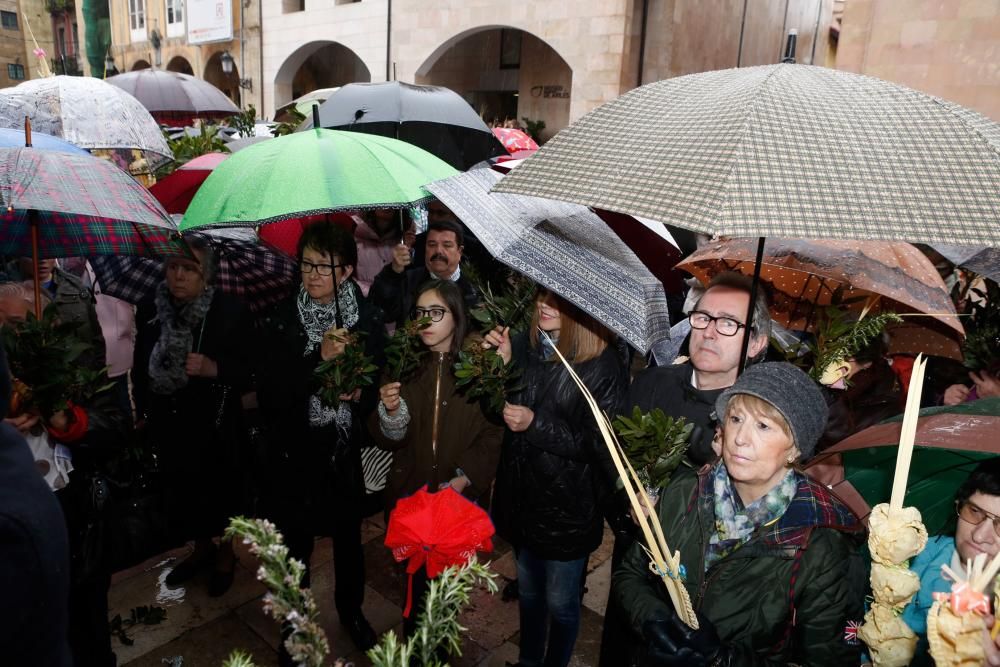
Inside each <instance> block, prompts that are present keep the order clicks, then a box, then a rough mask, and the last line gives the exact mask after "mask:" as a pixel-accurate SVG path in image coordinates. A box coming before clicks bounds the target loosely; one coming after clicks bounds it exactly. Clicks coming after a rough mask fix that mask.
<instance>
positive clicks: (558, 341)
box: [486, 289, 628, 667]
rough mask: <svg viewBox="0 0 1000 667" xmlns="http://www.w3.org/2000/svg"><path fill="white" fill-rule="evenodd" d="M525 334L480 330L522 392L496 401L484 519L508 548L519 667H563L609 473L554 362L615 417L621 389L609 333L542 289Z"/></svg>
mask: <svg viewBox="0 0 1000 667" xmlns="http://www.w3.org/2000/svg"><path fill="white" fill-rule="evenodd" d="M530 332H531V333H530V334H526V335H522V336H518V337H515V339H514V340H513V341H511V340H510V338H509V337H508V334H507V331H506V330H505V329H500V328H498V329H495V330H494V331H491V332H490V333H489V334H487V337H486V341H487V344H488V345H492V346H494V347H496V348H497V352H498V353H499V354H500V355H501V356H502V357H503V359H504V361H505V362H506V363H510V362H511V361H512V360H513V362H514V363H516V364H517V366H518V368H521V369H523V375H522V378H521V381H522V383H523V389H522V390H521V391H520V392H519V393H518V394H517V395H515V396H513V397H511V398H510V399H509V401H510V402H508V403H507V405H506V406H504V410H503V420H504V422H505V423H506V425H507V434H506V438H505V440H504V444H503V448H502V451H501V454H500V465H499V469H498V470H497V482H496V491H495V494H494V499H493V520H494V522H495V524H496V526H497V532H498V533H499V534H500V535H501V536H502V537H504V538H505V539H507V540H508V541H509V542H511V543H512V544H513V545H514V546H515V548H516V549H517V554H518V558H517V579H518V588H519V593H520V595H519V605H520V615H521V653H520V658H519V663H518V664H519V665H521V666H523V667H541V665H543V664H544V665H546V667H565V665H567V664H568V663H569V660H570V657H571V656H572V654H573V646H574V644H575V643H576V637H577V633H578V632H579V629H580V599H581V587H582V585H583V574H584V571H585V568H586V566H587V557H588V556H589V555H590V553H591V552H592V551H594V549H596V548H597V547H598V546H599V545H600V543H601V538H602V535H603V530H604V515H603V513H602V508H601V503H602V500H603V496H604V494H605V493H606V492H608V491H610V490H612V489H613V488H614V487H613V482H612V480H613V479H614V477H613V476H612V475H613V471H612V469H611V463H610V460H609V459H608V453H607V450H606V448H605V445H604V443H603V442H602V441H601V436H600V435H599V433H598V430H597V424H596V423H595V422H594V418H593V416H592V414H591V412H590V409H589V407H588V405H587V403H586V401H585V399H584V396H583V394H582V393H581V392H580V390H579V389H578V388H577V386H576V385H575V384H574V382H573V379H572V378H571V377H570V375H569V373H568V372H567V371H566V370H565V368H563V366H562V365H561V364H560V362H559V358H558V355H556V350H557V349H558V350H559V352H560V353H562V355H563V356H564V357H565V358H566V359H567V360H568V361H569V362H570V363H571V364H572V365H573V367H574V370H575V371H576V372H577V374H578V375H579V376H580V378H581V379H582V380H583V382H584V383H585V384H586V385H587V388H588V389H589V390H590V393H591V394H593V396H594V398H595V400H596V401H597V403H598V405H599V406H600V407H601V409H602V410H604V411H605V412H606V413H608V414H614V413H615V412H616V410H617V409H618V405H619V402H620V401H621V399H622V398H623V396H624V393H625V390H626V389H627V387H628V375H627V373H626V370H625V365H624V363H623V362H622V359H621V357H620V355H619V353H618V351H617V348H616V345H615V342H614V335H613V334H612V333H611V332H610V331H608V329H606V328H605V327H604V326H602V325H601V324H599V323H598V322H596V321H595V320H594V319H593V318H591V317H590V316H589V315H587V314H586V313H584V312H582V311H580V310H579V309H577V308H576V307H575V306H573V305H572V304H571V303H569V302H568V301H565V300H564V299H562V298H561V297H559V296H558V295H556V294H555V293H553V292H549V291H547V290H544V289H543V290H541V291H540V292H539V293H538V295H537V297H536V298H535V304H534V312H533V314H532V319H531V329H530Z"/></svg>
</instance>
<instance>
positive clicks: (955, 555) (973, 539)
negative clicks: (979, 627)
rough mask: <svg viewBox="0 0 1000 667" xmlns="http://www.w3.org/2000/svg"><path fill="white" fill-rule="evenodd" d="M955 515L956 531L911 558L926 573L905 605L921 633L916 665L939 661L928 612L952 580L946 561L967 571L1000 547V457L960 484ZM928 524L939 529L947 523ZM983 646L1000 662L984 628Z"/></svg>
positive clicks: (993, 662) (934, 539) (993, 660)
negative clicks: (930, 649) (931, 644)
mask: <svg viewBox="0 0 1000 667" xmlns="http://www.w3.org/2000/svg"><path fill="white" fill-rule="evenodd" d="M955 514H956V515H957V516H956V524H955V536H954V537H951V536H950V535H937V536H934V537H931V538H930V539H929V540H928V541H927V546H926V547H925V548H924V550H923V551H922V552H921V553H920V554H919V555H918V556H917V557H916V558H914V559H913V561H912V562H911V563H910V569H911V570H913V572H915V573H916V574H917V576H919V577H920V590H919V591H918V592H917V594H916V595H915V596H914V598H913V601H912V602H910V604H908V605H906V608H905V609H904V610H903V620H904V621H906V624H907V625H909V626H910V628H911V629H912V630H913V631H914V632H915V633H916V634H917V636H918V637H919V641H918V643H917V650H916V653H915V654H914V658H913V661H912V662H910V664H911V665H931V664H933V662H932V661H931V658H930V656H929V655H928V653H927V612H928V611H930V608H931V605H932V604H934V597H933V595H934V593H936V592H938V593H947V592H949V591H951V584H952V582H950V581H948V580H946V579H945V578H944V575H942V573H941V566H942V565H948V566H949V567H951V569H952V570H954V571H955V572H964V571H965V565H966V563H968V562H970V561H972V560H974V559H975V558H976V556H978V555H979V554H986V562H987V563H989V561H990V560H992V558H993V557H994V556H995V555H996V554H997V553H998V552H1000V458H992V459H988V460H986V461H983V462H982V463H980V464H979V465H977V466H976V468H975V470H973V471H972V474H970V475H969V477H968V478H967V479H966V480H965V481H964V482H963V483H962V485H961V486H960V487H958V492H957V493H956V494H955ZM927 528H928V529H929V530H930V531H931V532H932V533H933V532H935V531H936V530H938V531H939V530H941V529H942V528H943V526H928V527H927ZM992 590H993V586H992V584H991V585H989V586H987V587H986V591H987V593H989V592H990V591H992ZM987 621H988V623H987V627H992V626H993V620H992V619H987ZM998 639H1000V637H998ZM983 645H984V648H985V650H986V663H985V664H987V665H1000V647H998V646H997V644H996V642H995V641H994V640H991V639H990V637H989V635H988V634H986V633H983Z"/></svg>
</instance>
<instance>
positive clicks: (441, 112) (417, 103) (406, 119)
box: [298, 81, 507, 171]
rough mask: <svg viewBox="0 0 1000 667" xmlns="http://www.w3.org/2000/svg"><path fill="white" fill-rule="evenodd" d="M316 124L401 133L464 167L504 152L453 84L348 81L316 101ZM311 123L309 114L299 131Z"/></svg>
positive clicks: (384, 133)
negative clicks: (317, 103)
mask: <svg viewBox="0 0 1000 667" xmlns="http://www.w3.org/2000/svg"><path fill="white" fill-rule="evenodd" d="M319 119H320V125H321V126H323V127H325V128H328V129H334V130H354V131H356V132H365V133H367V134H378V135H381V136H383V137H392V138H394V139H400V140H402V141H405V142H407V143H410V144H413V145H414V146H419V147H420V148H423V149H424V150H425V151H427V152H428V153H431V154H433V155H436V156H437V157H439V158H441V159H442V160H444V161H445V162H447V163H448V164H450V165H451V166H453V167H455V168H456V169H461V170H463V171H464V170H466V169H468V168H469V167H471V166H472V165H474V164H476V163H478V162H482V161H483V160H487V159H489V158H492V157H498V156H500V155H506V154H507V151H506V149H505V148H504V147H503V144H501V143H500V141H499V140H497V138H496V137H495V136H494V135H493V131H492V130H490V128H489V127H487V125H486V123H484V122H483V119H482V118H480V117H479V115H478V114H476V112H475V110H474V109H473V108H472V107H471V106H469V103H468V102H466V101H465V100H463V99H462V98H461V96H459V95H458V93H456V92H455V91H453V90H450V89H448V88H442V87H440V86H415V85H412V84H409V83H400V82H399V81H388V82H384V83H351V84H348V85H346V86H343V87H342V88H341V89H340V90H338V91H336V92H335V93H333V94H332V95H330V97H328V98H327V99H326V101H325V102H323V104H321V105H320V107H319ZM311 127H313V121H312V119H311V118H309V119H306V120H305V121H304V122H303V123H302V125H300V126H299V128H298V129H299V131H302V130H305V129H309V128H311Z"/></svg>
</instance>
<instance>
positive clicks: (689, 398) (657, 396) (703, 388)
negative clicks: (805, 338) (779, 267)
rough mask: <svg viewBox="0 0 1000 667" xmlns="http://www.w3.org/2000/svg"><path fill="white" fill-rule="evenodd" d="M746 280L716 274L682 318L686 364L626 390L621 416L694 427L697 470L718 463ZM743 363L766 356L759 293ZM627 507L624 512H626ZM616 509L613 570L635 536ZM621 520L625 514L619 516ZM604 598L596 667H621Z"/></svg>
mask: <svg viewBox="0 0 1000 667" xmlns="http://www.w3.org/2000/svg"><path fill="white" fill-rule="evenodd" d="M750 287H751V282H750V279H749V278H747V277H746V276H744V275H742V274H739V273H733V272H725V273H721V274H719V275H717V276H716V277H715V278H714V279H713V280H712V281H711V282H710V283H709V284H708V287H707V288H706V290H705V292H704V294H702V296H701V298H700V299H698V301H697V303H695V305H694V307H693V308H692V310H691V312H690V313H689V315H688V321H689V322H690V324H691V334H690V340H689V341H688V349H689V355H690V356H689V359H688V361H686V362H684V363H682V364H674V365H672V366H656V367H652V368H647V369H646V370H644V371H642V372H641V373H639V374H638V375H637V376H636V377H635V379H634V380H633V381H632V386H631V387H629V392H628V396H627V397H626V402H625V405H624V408H625V409H624V410H623V412H624V413H625V414H629V413H631V411H632V406H638V407H639V409H641V410H642V411H644V412H649V411H650V410H652V409H653V408H659V409H660V410H663V412H664V413H665V414H666V415H667V416H668V417H673V418H675V419H676V418H678V417H684V418H685V419H686V420H687V421H688V423H690V424H693V425H694V428H693V429H692V431H691V445H690V447H688V451H687V458H688V460H689V462H690V463H691V464H692V465H693V466H695V468H699V467H701V466H702V465H704V464H706V463H709V462H710V461H713V460H714V459H715V457H716V456H717V453H716V451H715V450H714V449H713V448H712V441H713V439H714V437H715V418H714V413H715V401H716V399H717V398H718V397H719V395H720V394H721V393H722V392H723V391H724V390H726V389H728V388H729V387H730V386H732V385H733V383H735V382H736V376H737V372H736V369H737V367H738V366H739V362H740V347H741V346H742V345H743V337H744V336H745V335H746V329H747V327H746V324H745V322H746V317H747V307H748V306H749V305H750ZM751 334H752V336H751V339H750V347H749V348H748V350H747V358H748V359H751V360H757V359H758V358H759V357H763V356H764V352H765V351H766V348H767V344H768V338H769V337H770V335H771V316H770V315H769V314H768V312H767V300H766V298H765V297H764V294H763V292H762V291H758V292H757V304H756V307H755V309H754V314H753V327H752V331H751ZM626 507H627V505H626ZM621 511H622V510H620V509H619V508H618V507H615V508H614V509H612V510H610V511H609V512H608V520H609V522H611V525H612V526H614V527H615V533H616V535H615V547H614V553H613V555H612V562H613V563H614V564H615V565H617V564H618V563H619V562H620V560H621V558H622V557H623V556H624V554H625V552H626V551H628V549H629V546H630V545H631V543H632V541H633V540H634V537H635V532H636V527H635V525H634V524H633V523H632V520H631V519H629V518H628V517H627V516H624V515H621V514H620V512H621ZM624 512H625V514H626V515H627V513H628V509H624ZM614 597H615V596H614V594H611V595H610V597H609V602H608V607H607V612H606V614H605V617H604V630H603V635H602V637H601V657H600V662H599V663H598V664H599V665H600V667H611V666H614V665H619V664H621V656H622V655H625V654H627V652H628V651H630V650H631V643H632V641H633V638H632V631H631V625H630V624H629V622H628V620H627V615H626V614H625V612H624V611H623V610H622V609H621V607H619V606H618V605H616V604H615V603H614V602H613V601H614Z"/></svg>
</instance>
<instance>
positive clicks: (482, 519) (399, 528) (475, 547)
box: [385, 486, 496, 618]
mask: <svg viewBox="0 0 1000 667" xmlns="http://www.w3.org/2000/svg"><path fill="white" fill-rule="evenodd" d="M494 532H496V531H495V530H494V528H493V522H492V521H490V517H489V515H487V514H486V511H485V510H483V508H481V507H479V506H478V505H476V504H475V503H473V502H471V501H469V500H466V499H465V498H463V497H462V495H461V494H459V493H458V492H457V491H455V490H454V489H452V488H451V487H446V488H445V489H444V490H443V491H438V492H437V493H430V492H428V491H427V487H426V486H425V487H424V488H422V489H420V490H419V491H417V492H416V493H414V494H413V495H412V496H409V497H408V498H403V499H402V500H400V501H399V502H398V503H396V508H395V509H394V510H393V511H392V513H391V514H390V515H389V528H388V529H387V530H386V533H385V546H387V547H389V548H390V549H392V555H393V557H394V558H395V559H396V562H402V561H404V560H409V563H408V564H407V566H406V572H407V574H409V575H410V582H409V584H408V585H407V589H406V609H404V610H403V616H404V617H407V618H408V617H409V615H410V607H411V606H412V604H413V600H412V593H413V573H414V572H416V571H417V570H419V569H420V566H421V565H423V566H424V567H425V568H426V570H427V577H428V578H429V579H433V578H434V577H436V576H438V575H439V574H441V572H442V570H444V569H445V568H447V567H450V566H452V565H463V564H465V563H466V562H468V561H469V559H471V558H473V557H475V555H476V552H477V551H492V550H493V541H492V540H491V539H490V538H491V537H493V533H494Z"/></svg>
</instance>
